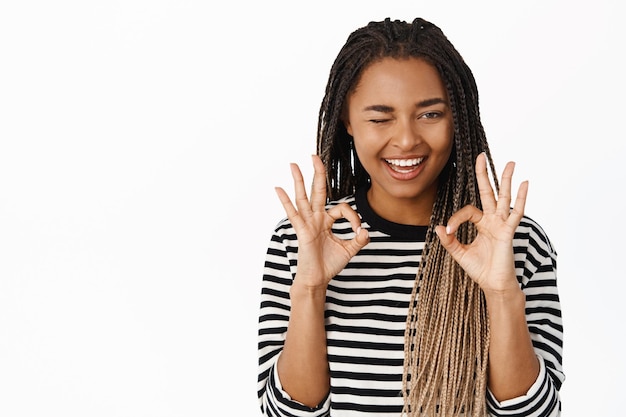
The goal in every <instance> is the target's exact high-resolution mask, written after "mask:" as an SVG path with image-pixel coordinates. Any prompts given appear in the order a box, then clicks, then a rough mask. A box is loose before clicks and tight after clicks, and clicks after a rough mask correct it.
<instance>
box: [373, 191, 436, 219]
mask: <svg viewBox="0 0 626 417" xmlns="http://www.w3.org/2000/svg"><path fill="white" fill-rule="evenodd" d="M435 197H436V192H435V193H432V192H431V193H422V194H421V195H420V196H419V198H408V197H407V198H393V199H388V198H378V197H377V196H375V195H374V191H373V190H372V188H370V189H369V190H368V192H367V201H368V202H369V205H370V207H371V208H372V210H373V211H374V212H375V213H376V214H377V215H379V216H380V217H382V218H384V219H385V220H388V221H390V222H394V223H399V224H406V225H410V226H428V225H430V217H431V215H432V212H433V205H434V204H435Z"/></svg>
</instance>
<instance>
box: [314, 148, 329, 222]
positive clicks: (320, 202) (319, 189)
mask: <svg viewBox="0 0 626 417" xmlns="http://www.w3.org/2000/svg"><path fill="white" fill-rule="evenodd" d="M312 159H313V172H314V174H313V186H312V187H311V208H312V209H313V211H324V210H325V207H326V168H324V163H323V162H322V160H321V159H320V157H319V156H317V155H313V156H312Z"/></svg>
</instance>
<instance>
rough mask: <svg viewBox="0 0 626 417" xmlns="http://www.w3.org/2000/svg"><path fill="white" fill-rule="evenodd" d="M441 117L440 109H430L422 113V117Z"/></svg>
mask: <svg viewBox="0 0 626 417" xmlns="http://www.w3.org/2000/svg"><path fill="white" fill-rule="evenodd" d="M439 117H441V112H438V111H429V112H426V113H424V114H422V115H420V117H419V118H420V119H437V118H439Z"/></svg>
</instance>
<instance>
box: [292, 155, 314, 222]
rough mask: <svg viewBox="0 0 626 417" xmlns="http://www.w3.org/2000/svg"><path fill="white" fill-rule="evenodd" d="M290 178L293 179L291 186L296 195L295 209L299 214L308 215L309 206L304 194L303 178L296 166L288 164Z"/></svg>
mask: <svg viewBox="0 0 626 417" xmlns="http://www.w3.org/2000/svg"><path fill="white" fill-rule="evenodd" d="M289 166H290V167H291V176H292V178H293V186H294V189H295V193H296V207H298V211H300V212H301V213H310V212H311V204H310V203H309V198H308V196H307V194H306V187H305V186H304V177H303V176H302V172H301V171H300V167H299V166H298V164H290V165H289Z"/></svg>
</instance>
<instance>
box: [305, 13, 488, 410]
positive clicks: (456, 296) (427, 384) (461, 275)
mask: <svg viewBox="0 0 626 417" xmlns="http://www.w3.org/2000/svg"><path fill="white" fill-rule="evenodd" d="M385 57H391V58H397V59H403V58H409V57H415V58H420V59H424V60H426V61H427V62H429V63H431V64H432V65H433V66H435V67H436V68H437V70H438V71H439V74H440V76H441V78H442V80H443V83H444V85H445V86H446V90H447V93H448V99H449V101H450V108H451V109H452V114H453V120H454V146H453V150H452V154H451V157H450V160H449V161H448V164H447V166H446V167H445V168H444V170H443V172H442V173H441V174H440V177H439V187H438V194H437V199H436V202H435V204H434V206H433V212H432V216H431V221H430V227H429V229H428V232H427V236H426V246H425V248H424V251H423V254H422V261H421V264H420V267H419V270H418V273H417V277H416V280H415V286H414V288H413V293H412V296H411V302H410V304H409V310H408V314H407V322H406V331H405V359H404V373H403V392H402V393H403V396H404V403H405V405H404V410H403V413H404V414H406V415H408V416H411V417H413V416H422V415H430V416H433V415H435V414H438V415H443V416H455V415H459V414H462V413H463V414H465V415H472V416H484V415H486V379H487V361H488V349H489V323H488V317H487V310H486V305H485V300H484V296H483V294H482V291H481V290H480V288H479V287H478V286H477V285H476V284H475V283H474V282H473V281H472V280H471V279H470V278H469V277H468V276H467V274H466V273H465V271H463V269H462V268H460V266H459V265H458V264H457V263H456V262H455V261H454V260H452V258H451V257H450V256H449V254H448V253H447V252H446V250H445V249H444V248H443V247H442V246H441V244H440V242H439V240H438V239H437V238H436V235H435V233H434V227H435V226H436V225H439V224H446V223H447V221H448V219H449V218H450V216H451V215H452V214H453V213H454V212H456V211H457V210H459V209H460V208H462V207H463V206H465V205H467V204H472V205H474V206H476V207H478V208H481V204H480V197H479V193H478V185H477V183H476V178H475V174H474V161H475V160H476V157H477V156H478V154H479V153H481V152H485V153H486V155H487V159H488V161H489V165H490V168H491V172H492V174H493V173H494V172H495V169H494V165H493V161H492V158H491V155H490V152H489V147H488V145H487V140H486V136H485V133H484V130H483V127H482V124H481V121H480V114H479V107H478V91H477V87H476V82H475V80H474V77H473V75H472V72H471V70H470V69H469V67H468V66H467V65H466V64H465V62H464V60H463V58H462V57H461V55H460V54H459V53H458V52H457V51H456V49H455V48H454V46H453V45H452V44H451V43H450V42H449V40H448V39H447V38H446V36H445V35H444V34H443V32H442V31H441V30H440V29H439V28H438V27H436V26H435V25H433V24H432V23H430V22H427V21H425V20H423V19H415V20H414V21H413V22H412V23H407V22H403V21H398V20H396V21H391V20H390V19H386V20H384V21H382V22H371V23H369V24H368V25H367V26H365V27H363V28H360V29H358V30H356V31H354V32H353V33H352V34H350V36H349V37H348V39H347V41H346V43H345V45H344V46H343V48H342V49H341V51H340V52H339V54H338V56H337V58H336V59H335V62H334V64H333V66H332V68H331V71H330V76H329V79H328V84H327V86H326V93H325V95H324V99H323V101H322V105H321V108H320V114H319V120H318V137H317V150H318V154H319V155H320V157H321V158H322V161H323V162H324V164H325V166H326V170H327V188H328V199H329V200H334V199H339V198H342V197H344V196H347V195H350V194H352V193H354V192H355V190H356V189H357V188H359V187H363V186H367V184H368V182H369V180H370V179H369V174H368V173H367V172H366V171H365V170H364V169H363V167H362V165H361V163H360V161H359V159H358V156H357V154H356V152H355V151H354V146H353V143H352V138H351V137H350V135H349V134H348V132H347V131H346V128H345V126H344V124H343V122H342V117H343V116H344V114H345V113H344V112H345V105H346V101H347V97H348V96H349V94H350V92H351V91H352V89H353V88H354V87H355V86H356V84H357V83H358V80H359V77H360V75H361V74H362V73H363V70H364V69H365V68H366V67H367V66H368V65H370V64H371V63H373V62H376V61H378V60H380V59H382V58H385ZM493 178H494V179H496V176H495V175H493ZM495 185H496V189H497V188H498V184H497V180H496V184H495ZM475 236H476V230H475V228H474V227H473V225H471V224H468V223H466V224H463V225H462V226H461V227H460V228H459V230H458V232H457V238H458V239H459V240H460V241H461V242H464V243H468V242H471V241H472V240H473V239H474V238H475Z"/></svg>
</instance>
